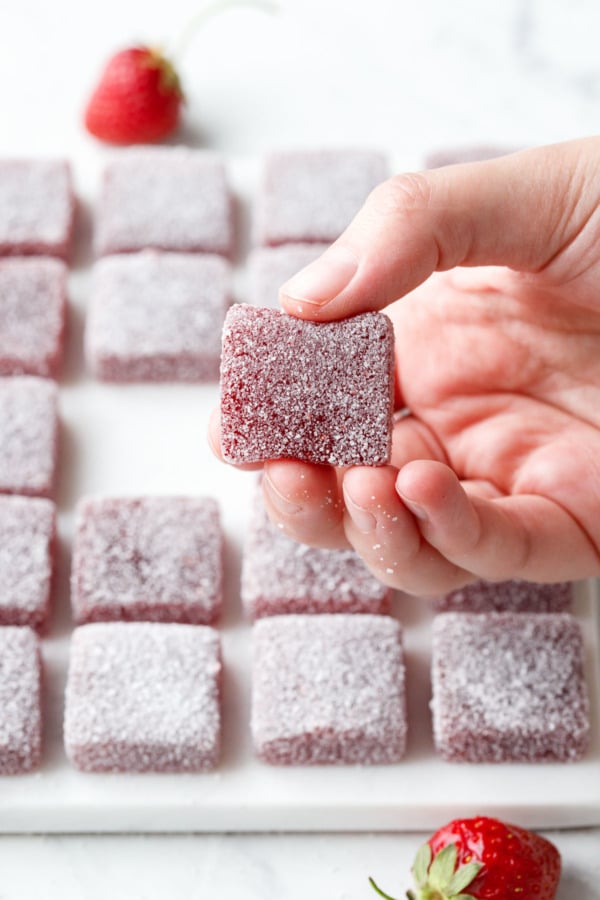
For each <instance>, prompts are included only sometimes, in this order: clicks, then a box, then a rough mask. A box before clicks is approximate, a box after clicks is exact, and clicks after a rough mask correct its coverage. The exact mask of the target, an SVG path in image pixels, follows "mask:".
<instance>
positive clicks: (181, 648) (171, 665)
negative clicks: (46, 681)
mask: <svg viewBox="0 0 600 900" xmlns="http://www.w3.org/2000/svg"><path fill="white" fill-rule="evenodd" d="M220 680H221V653H220V641H219V635H218V633H217V632H216V631H214V629H212V628H208V627H204V626H194V625H173V624H168V625H166V624H157V623H147V622H142V623H127V624H125V623H120V622H113V623H107V624H94V625H84V626H80V627H79V628H76V629H75V631H74V632H73V636H72V640H71V653H70V661H69V674H68V680H67V689H66V707H65V748H66V751H67V755H68V757H69V759H70V760H71V762H72V763H73V764H74V765H75V766H77V767H78V768H80V769H82V770H83V771H90V772H99V771H121V772H133V771H136V772H144V771H163V772H167V771H177V772H193V771H201V770H203V769H209V768H213V767H214V766H215V765H216V764H217V762H218V757H219V747H220V728H221V715H220Z"/></svg>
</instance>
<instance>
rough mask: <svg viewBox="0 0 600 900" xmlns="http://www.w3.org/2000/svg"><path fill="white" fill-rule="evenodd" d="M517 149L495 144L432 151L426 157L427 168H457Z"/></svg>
mask: <svg viewBox="0 0 600 900" xmlns="http://www.w3.org/2000/svg"><path fill="white" fill-rule="evenodd" d="M516 149H517V148H516V147H500V146H497V145H494V144H472V145H470V146H464V147H448V148H446V149H440V150H432V151H431V152H430V153H428V154H427V156H426V157H425V168H426V169H439V168H441V167H442V166H455V165H458V164H461V163H473V162H484V161H485V160H488V159H496V158H497V157H498V156H506V155H507V154H508V153H514V151H515V150H516Z"/></svg>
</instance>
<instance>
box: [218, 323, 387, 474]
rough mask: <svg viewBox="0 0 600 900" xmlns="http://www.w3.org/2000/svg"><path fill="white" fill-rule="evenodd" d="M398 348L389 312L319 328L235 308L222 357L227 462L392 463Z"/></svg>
mask: <svg viewBox="0 0 600 900" xmlns="http://www.w3.org/2000/svg"><path fill="white" fill-rule="evenodd" d="M393 349H394V348H393V330H392V325H391V322H390V320H389V319H388V318H387V317H386V316H384V315H382V314H381V313H364V314H362V315H359V316H355V317H354V318H352V319H345V320H342V321H339V322H326V323H316V322H308V321H304V320H302V319H296V318H294V317H293V316H287V315H285V314H284V313H281V312H279V311H277V310H274V309H263V308H261V307H254V306H247V305H237V306H234V307H232V308H231V309H230V310H229V312H228V313H227V317H226V319H225V327H224V329H223V352H222V357H221V447H222V452H223V457H224V458H225V459H226V460H227V461H228V462H232V463H238V464H239V463H248V462H258V461H260V460H264V459H277V458H282V457H295V458H297V459H303V460H306V461H309V462H313V463H328V464H330V465H334V466H351V465H381V464H384V463H386V462H387V461H388V460H389V455H390V446H391V428H392V411H393V402H394V376H393Z"/></svg>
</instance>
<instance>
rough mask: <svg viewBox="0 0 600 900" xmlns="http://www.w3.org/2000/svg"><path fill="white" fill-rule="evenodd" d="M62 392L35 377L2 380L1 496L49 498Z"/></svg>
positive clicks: (54, 385) (0, 432)
mask: <svg viewBox="0 0 600 900" xmlns="http://www.w3.org/2000/svg"><path fill="white" fill-rule="evenodd" d="M57 408H58V389H57V387H56V384H55V383H54V382H53V381H49V380H48V379H46V378H37V377H35V376H33V375H15V376H13V377H11V378H0V493H4V494H28V495H33V496H36V495H37V496H40V497H47V496H48V495H49V494H50V493H51V491H52V488H53V486H54V476H55V470H56V458H57V447H58V411H57Z"/></svg>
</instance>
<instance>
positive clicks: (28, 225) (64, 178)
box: [0, 159, 75, 259]
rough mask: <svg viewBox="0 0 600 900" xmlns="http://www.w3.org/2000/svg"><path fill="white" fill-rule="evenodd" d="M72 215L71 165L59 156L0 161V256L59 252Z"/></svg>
mask: <svg viewBox="0 0 600 900" xmlns="http://www.w3.org/2000/svg"><path fill="white" fill-rule="evenodd" d="M74 214H75V198H74V195H73V187H72V183H71V170H70V167H69V164H68V163H67V162H66V160H61V159H3V160H0V256H29V255H32V254H33V255H34V256H35V255H39V256H59V257H61V258H63V259H64V258H65V257H66V256H67V255H68V253H69V249H70V244H71V237H72V233H73V219H74Z"/></svg>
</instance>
